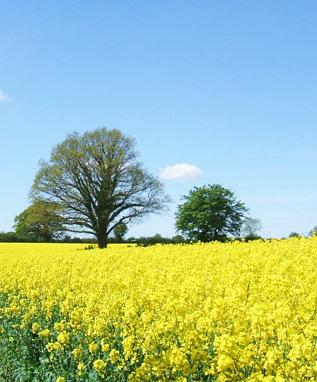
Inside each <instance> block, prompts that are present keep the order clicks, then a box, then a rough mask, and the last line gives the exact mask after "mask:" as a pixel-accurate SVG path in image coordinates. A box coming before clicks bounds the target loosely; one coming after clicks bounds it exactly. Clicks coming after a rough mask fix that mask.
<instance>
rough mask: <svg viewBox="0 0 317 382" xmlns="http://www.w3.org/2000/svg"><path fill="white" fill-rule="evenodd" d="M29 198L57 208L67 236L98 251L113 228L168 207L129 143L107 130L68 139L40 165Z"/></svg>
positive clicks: (162, 194) (133, 146)
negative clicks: (86, 238)
mask: <svg viewBox="0 0 317 382" xmlns="http://www.w3.org/2000/svg"><path fill="white" fill-rule="evenodd" d="M31 195H32V197H33V199H35V200H46V201H50V202H54V203H58V204H59V205H60V206H61V208H62V211H63V212H62V216H63V219H64V224H65V225H66V226H67V230H68V231H70V232H80V233H88V234H93V235H95V236H96V238H97V241H98V246H99V248H104V247H106V246H107V241H108V237H109V235H110V233H111V232H112V231H113V230H114V229H115V227H117V226H118V225H120V224H122V223H124V224H128V223H129V222H130V221H132V220H134V219H137V218H142V217H143V216H145V215H147V214H149V213H152V212H159V211H162V210H163V209H164V208H165V207H166V205H167V202H168V197H167V196H166V195H165V193H164V191H163V186H162V184H161V183H160V182H159V180H158V179H157V178H155V177H153V176H152V175H150V174H149V173H148V172H147V171H146V170H145V169H144V168H143V166H142V164H141V163H140V162H139V160H138V154H137V152H136V150H135V142H134V140H133V139H132V138H130V137H127V136H124V135H123V134H122V133H121V132H120V131H119V130H108V129H106V128H101V129H97V130H94V131H91V132H86V133H84V134H83V135H80V134H78V133H73V134H71V135H69V136H68V137H67V138H66V139H65V140H64V141H63V142H62V143H60V144H58V145H57V146H56V147H55V148H54V149H53V151H52V153H51V157H50V159H49V161H47V162H45V161H44V162H43V163H42V164H41V167H40V170H39V172H38V173H37V175H36V177H35V180H34V183H33V187H32V192H31Z"/></svg>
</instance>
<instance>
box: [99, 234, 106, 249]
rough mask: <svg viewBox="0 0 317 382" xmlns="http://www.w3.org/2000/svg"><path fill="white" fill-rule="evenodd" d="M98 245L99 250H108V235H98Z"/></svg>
mask: <svg viewBox="0 0 317 382" xmlns="http://www.w3.org/2000/svg"><path fill="white" fill-rule="evenodd" d="M97 243H98V248H99V249H103V248H107V244H108V238H107V236H106V235H98V236H97Z"/></svg>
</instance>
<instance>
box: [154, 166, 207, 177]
mask: <svg viewBox="0 0 317 382" xmlns="http://www.w3.org/2000/svg"><path fill="white" fill-rule="evenodd" d="M202 174H203V172H202V170H201V169H200V168H199V167H197V166H196V165H194V164H187V163H178V164H174V165H173V166H166V167H165V168H162V169H161V170H160V177H161V178H163V179H169V180H193V179H196V178H199V177H201V176H202Z"/></svg>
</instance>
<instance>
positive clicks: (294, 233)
mask: <svg viewBox="0 0 317 382" xmlns="http://www.w3.org/2000/svg"><path fill="white" fill-rule="evenodd" d="M288 237H300V234H299V233H298V232H291V233H290V234H289V235H288Z"/></svg>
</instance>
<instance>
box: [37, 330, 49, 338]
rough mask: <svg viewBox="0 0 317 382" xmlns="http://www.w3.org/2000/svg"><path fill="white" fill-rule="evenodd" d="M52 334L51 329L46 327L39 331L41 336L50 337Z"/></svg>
mask: <svg viewBox="0 0 317 382" xmlns="http://www.w3.org/2000/svg"><path fill="white" fill-rule="evenodd" d="M50 335H51V332H50V330H49V329H44V330H42V331H40V332H39V336H40V337H41V338H48V337H49V336H50Z"/></svg>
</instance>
